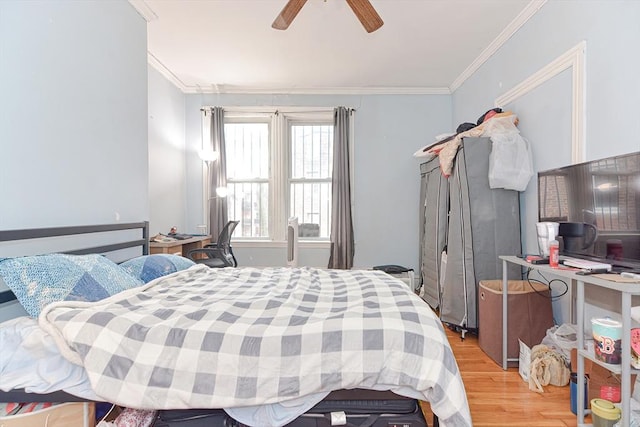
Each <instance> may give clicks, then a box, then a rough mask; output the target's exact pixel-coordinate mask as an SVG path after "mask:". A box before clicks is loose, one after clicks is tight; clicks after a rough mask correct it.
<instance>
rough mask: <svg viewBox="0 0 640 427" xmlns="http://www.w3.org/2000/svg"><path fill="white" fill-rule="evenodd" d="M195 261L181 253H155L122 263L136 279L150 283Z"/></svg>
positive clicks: (187, 266)
mask: <svg viewBox="0 0 640 427" xmlns="http://www.w3.org/2000/svg"><path fill="white" fill-rule="evenodd" d="M194 264H195V262H193V261H191V260H190V259H189V258H185V257H181V256H179V255H169V254H154V255H143V256H139V257H137V258H133V259H130V260H129V261H125V262H123V263H122V264H120V267H122V268H123V269H124V270H125V271H126V272H128V273H129V274H131V275H132V276H133V277H135V278H136V279H139V280H142V281H143V282H144V283H149V282H150V281H152V280H153V279H156V278H158V277H162V276H166V275H167V274H171V273H175V272H176V271H180V270H185V269H187V268H189V267H191V266H192V265H194Z"/></svg>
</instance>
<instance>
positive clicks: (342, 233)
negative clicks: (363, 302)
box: [329, 107, 355, 270]
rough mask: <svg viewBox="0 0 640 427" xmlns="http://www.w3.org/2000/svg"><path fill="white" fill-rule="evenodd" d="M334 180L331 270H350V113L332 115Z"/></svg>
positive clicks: (340, 111)
mask: <svg viewBox="0 0 640 427" xmlns="http://www.w3.org/2000/svg"><path fill="white" fill-rule="evenodd" d="M333 117H334V119H333V178H332V182H331V254H330V256H329V268H341V269H346V270H348V269H350V268H351V267H353V254H354V253H355V247H354V237H353V222H352V219H351V182H350V176H351V174H350V170H349V120H350V119H351V110H350V109H348V108H345V107H337V108H336V109H335V110H334V112H333Z"/></svg>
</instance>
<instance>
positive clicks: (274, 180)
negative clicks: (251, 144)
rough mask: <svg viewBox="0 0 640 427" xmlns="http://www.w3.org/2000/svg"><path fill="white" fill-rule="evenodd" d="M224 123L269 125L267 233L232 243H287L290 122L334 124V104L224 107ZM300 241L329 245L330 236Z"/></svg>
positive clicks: (235, 240)
mask: <svg viewBox="0 0 640 427" xmlns="http://www.w3.org/2000/svg"><path fill="white" fill-rule="evenodd" d="M224 123H225V124H227V123H267V124H268V125H269V150H268V151H269V157H270V158H269V179H268V183H269V206H268V215H269V221H268V227H269V230H268V232H269V233H268V234H269V235H268V236H267V237H234V239H233V240H234V243H240V244H239V245H238V246H239V247H243V246H245V247H252V246H253V247H283V246H286V231H287V220H288V218H289V212H290V197H291V194H290V189H291V175H292V170H291V125H300V124H323V125H331V126H333V125H334V123H333V107H331V108H318V107H315V108H286V109H283V108H278V109H276V108H274V109H273V110H269V109H265V108H264V107H262V108H257V109H256V108H251V107H249V108H246V107H245V108H241V107H227V108H225V117H224ZM352 178H353V176H352ZM230 182H237V181H230ZM255 182H257V181H255ZM352 182H353V180H352ZM300 242H302V243H303V244H302V245H301V247H319V246H320V247H328V246H329V244H330V242H329V237H314V238H300Z"/></svg>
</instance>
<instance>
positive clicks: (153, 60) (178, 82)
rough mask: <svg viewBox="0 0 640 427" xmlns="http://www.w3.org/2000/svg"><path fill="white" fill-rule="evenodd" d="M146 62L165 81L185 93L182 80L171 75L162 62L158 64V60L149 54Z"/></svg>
mask: <svg viewBox="0 0 640 427" xmlns="http://www.w3.org/2000/svg"><path fill="white" fill-rule="evenodd" d="M147 62H148V63H149V65H151V66H152V67H153V68H155V69H156V70H157V71H158V72H159V73H160V74H162V75H163V76H164V77H165V78H166V79H167V80H169V81H170V82H171V83H173V85H174V86H175V87H177V88H178V89H180V91H182V92H183V93H187V87H186V86H185V84H184V83H183V82H182V80H180V79H179V78H178V76H176V75H175V74H173V73H172V72H171V70H169V69H168V68H167V67H165V65H164V64H163V63H162V62H160V60H159V59H158V58H156V57H155V56H153V54H152V53H151V52H147Z"/></svg>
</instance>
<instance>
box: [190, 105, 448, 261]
mask: <svg viewBox="0 0 640 427" xmlns="http://www.w3.org/2000/svg"><path fill="white" fill-rule="evenodd" d="M214 105H222V106H322V107H327V106H328V107H333V106H338V105H344V106H347V107H352V108H355V109H356V113H355V116H354V125H355V141H354V143H355V147H354V149H355V154H354V157H355V159H354V174H355V182H354V185H353V197H354V212H353V222H354V229H355V240H356V250H355V259H354V265H355V267H363V268H368V267H371V266H374V265H380V264H400V265H405V266H407V267H411V268H414V269H417V265H418V204H419V197H420V190H419V182H420V174H419V162H418V161H417V160H415V159H414V158H413V156H412V155H413V153H414V152H415V151H416V150H418V149H419V148H420V147H423V146H424V145H426V144H428V143H430V142H432V141H433V137H434V135H437V134H440V133H443V132H449V131H450V130H451V102H450V96H448V95H335V96H331V95H215V94H209V95H207V94H194V95H187V100H186V156H187V158H186V165H187V206H188V207H187V212H188V218H187V228H188V229H189V231H190V232H196V231H197V229H196V227H197V225H198V224H202V223H203V221H204V220H203V217H202V216H203V215H202V162H201V161H200V159H199V158H198V156H197V151H198V150H199V149H200V147H201V144H202V142H201V135H200V133H201V132H200V120H201V117H200V108H201V107H202V106H214ZM285 249H286V247H285V245H284V243H282V244H275V245H269V246H268V247H264V246H261V247H255V246H252V247H248V246H247V245H245V244H242V243H239V242H238V243H234V252H235V253H236V256H237V258H238V261H239V263H240V264H242V265H245V266H246V265H253V266H265V265H285V264H286V256H285ZM328 260H329V252H328V249H327V248H321V249H314V248H311V247H308V246H305V245H301V248H300V265H309V266H318V267H326V266H327V264H328Z"/></svg>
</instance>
